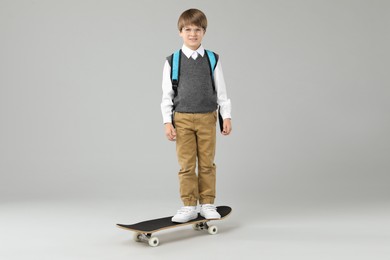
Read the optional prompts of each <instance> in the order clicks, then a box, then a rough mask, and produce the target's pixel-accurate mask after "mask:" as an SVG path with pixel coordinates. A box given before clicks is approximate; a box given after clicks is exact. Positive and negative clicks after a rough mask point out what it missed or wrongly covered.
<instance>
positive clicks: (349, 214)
mask: <svg viewBox="0 0 390 260" xmlns="http://www.w3.org/2000/svg"><path fill="white" fill-rule="evenodd" d="M151 205H153V207H152V206H151ZM388 206H389V205H386V206H384V204H383V203H382V204H380V203H378V204H377V205H373V204H372V203H370V205H364V204H363V203H362V204H360V205H348V206H343V205H337V206H336V205H333V206H329V205H328V206H324V205H323V206H321V207H320V206H318V205H317V206H316V205H305V206H304V207H302V208H297V207H292V206H291V205H290V206H286V205H284V206H282V205H272V206H271V205H261V206H260V205H257V206H256V205H252V206H249V205H247V206H242V205H240V204H238V203H233V205H232V207H233V210H234V211H233V212H232V215H231V216H230V217H229V218H227V219H225V220H223V221H220V222H214V224H216V225H217V226H218V227H219V233H218V234H217V235H209V234H208V233H207V232H199V231H194V230H192V228H191V227H189V226H186V227H181V228H177V229H171V230H166V231H161V232H159V233H156V235H157V236H158V237H159V239H160V245H159V246H158V247H155V248H152V247H149V246H148V245H147V244H146V243H136V242H134V241H133V240H132V233H131V232H128V231H126V230H122V229H119V228H117V227H116V226H115V223H131V222H137V221H141V220H146V219H150V218H154V217H163V216H166V215H171V213H172V210H173V211H175V210H176V209H175V208H173V207H172V204H167V203H164V202H162V201H158V200H157V201H153V202H152V201H139V202H138V203H134V202H131V203H130V202H129V201H126V200H123V201H118V200H99V201H98V200H49V199H46V200H31V201H19V202H18V201H13V202H1V203H0V230H1V232H0V259H7V260H13V259H95V260H97V259H135V257H142V259H216V258H214V257H215V256H224V257H225V258H226V259H239V258H240V257H243V256H251V257H250V258H249V259H300V260H302V259H311V260H312V259H333V260H334V259H354V260H356V259H375V260H380V259H389V258H390V246H389V245H390V207H388ZM218 259H220V258H218Z"/></svg>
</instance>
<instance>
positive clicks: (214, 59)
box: [205, 50, 218, 91]
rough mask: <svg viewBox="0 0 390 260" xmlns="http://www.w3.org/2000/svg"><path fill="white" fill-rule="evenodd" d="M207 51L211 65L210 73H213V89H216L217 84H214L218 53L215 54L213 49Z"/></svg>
mask: <svg viewBox="0 0 390 260" xmlns="http://www.w3.org/2000/svg"><path fill="white" fill-rule="evenodd" d="M205 51H206V54H207V55H206V56H207V60H208V61H209V65H210V74H211V83H212V84H213V90H214V91H215V85H214V70H215V67H216V66H217V62H218V60H217V55H215V53H214V52H212V51H209V50H205Z"/></svg>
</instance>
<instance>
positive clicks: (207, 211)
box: [200, 204, 221, 219]
mask: <svg viewBox="0 0 390 260" xmlns="http://www.w3.org/2000/svg"><path fill="white" fill-rule="evenodd" d="M200 215H201V216H202V217H204V218H205V219H218V218H221V215H219V213H218V212H217V207H216V206H214V205H213V204H203V205H202V206H201V207H200Z"/></svg>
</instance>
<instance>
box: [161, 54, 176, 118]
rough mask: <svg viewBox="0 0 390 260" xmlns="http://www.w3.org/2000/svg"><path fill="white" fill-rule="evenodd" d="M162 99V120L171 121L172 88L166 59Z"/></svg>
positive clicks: (169, 67)
mask: <svg viewBox="0 0 390 260" xmlns="http://www.w3.org/2000/svg"><path fill="white" fill-rule="evenodd" d="M162 92H163V94H162V100H161V113H162V117H163V122H164V124H165V123H172V107H173V102H172V99H173V95H174V92H173V89H172V82H171V66H170V65H169V62H168V61H167V60H166V61H165V64H164V69H163V78H162Z"/></svg>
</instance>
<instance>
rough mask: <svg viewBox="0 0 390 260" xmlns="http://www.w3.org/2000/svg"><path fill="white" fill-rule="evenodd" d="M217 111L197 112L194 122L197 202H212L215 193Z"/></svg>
mask: <svg viewBox="0 0 390 260" xmlns="http://www.w3.org/2000/svg"><path fill="white" fill-rule="evenodd" d="M216 122H217V113H216V112H212V113H206V114H197V120H196V124H195V128H196V137H197V156H198V186H199V196H200V198H199V203H200V204H214V200H215V194H216V165H215V163H214V157H215V146H216Z"/></svg>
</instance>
